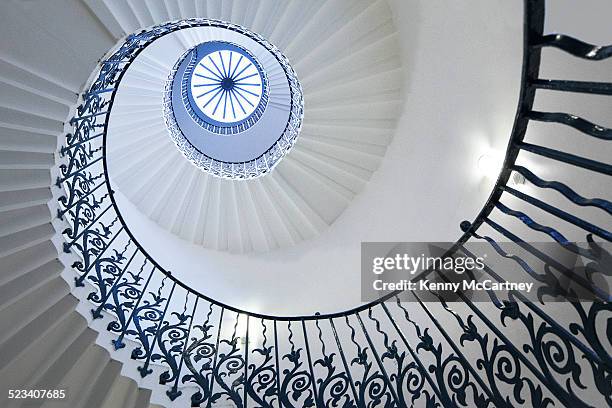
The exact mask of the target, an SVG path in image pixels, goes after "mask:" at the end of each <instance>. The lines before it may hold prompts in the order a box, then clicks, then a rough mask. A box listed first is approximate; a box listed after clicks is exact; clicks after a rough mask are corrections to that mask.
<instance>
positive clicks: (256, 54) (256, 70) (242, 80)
mask: <svg viewBox="0 0 612 408" xmlns="http://www.w3.org/2000/svg"><path fill="white" fill-rule="evenodd" d="M208 21H209V24H210V27H209V32H208V35H207V38H208V41H205V42H201V43H199V44H197V45H195V46H193V47H191V48H190V49H188V50H187V51H186V52H185V53H183V54H182V55H181V56H180V57H179V58H178V60H177V62H176V63H175V65H174V67H173V69H172V71H171V72H170V74H169V76H168V80H167V81H166V84H165V88H164V101H163V106H164V121H165V123H166V127H167V129H168V133H169V135H170V137H171V138H172V140H173V141H174V143H175V145H176V147H177V148H178V149H179V151H180V152H181V153H183V156H185V158H186V159H187V160H189V161H190V162H191V163H193V164H194V165H195V166H196V167H199V168H200V169H202V170H204V171H206V172H208V173H211V174H213V175H215V176H217V177H222V178H229V179H251V178H255V177H260V176H262V175H264V174H267V173H269V172H270V171H271V170H272V169H273V168H274V167H275V166H276V165H277V164H278V163H279V161H280V160H281V159H282V158H283V157H284V156H285V154H286V153H287V152H288V151H289V149H291V147H292V146H293V144H294V143H295V141H296V139H297V137H298V135H299V132H300V130H301V127H302V119H303V115H304V97H303V94H302V87H301V86H300V83H299V81H298V79H297V75H296V74H295V71H294V70H293V68H292V67H291V65H290V64H289V61H288V60H287V58H286V57H285V56H283V55H282V54H281V53H280V51H279V50H278V48H276V47H275V46H273V45H272V44H270V43H269V42H268V41H266V40H265V39H263V38H262V37H261V36H259V35H257V34H255V33H252V32H250V31H248V30H247V29H246V28H244V27H240V26H238V25H236V24H229V23H225V22H216V21H212V20H208Z"/></svg>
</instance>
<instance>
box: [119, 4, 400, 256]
mask: <svg viewBox="0 0 612 408" xmlns="http://www.w3.org/2000/svg"><path fill="white" fill-rule="evenodd" d="M262 7H263V6H262ZM283 10H284V12H282V13H280V14H278V15H276V14H274V16H271V15H270V18H266V19H263V18H259V17H258V18H255V19H253V18H251V17H253V16H252V15H245V16H243V17H240V16H226V18H231V20H232V23H237V24H230V26H237V25H238V24H240V26H243V27H246V28H247V29H248V30H249V31H252V32H254V33H257V34H258V35H260V36H261V37H262V38H264V39H266V40H269V41H270V43H271V44H274V45H275V47H274V48H277V49H278V50H280V52H282V54H283V55H286V56H287V59H288V62H290V66H291V67H292V68H293V69H294V70H295V72H296V73H297V76H298V77H299V82H300V84H301V86H302V91H303V97H304V118H303V122H302V126H301V131H300V133H299V137H298V138H297V140H296V141H295V144H293V147H292V148H291V151H290V152H289V153H288V154H287V155H286V156H285V157H284V158H283V160H281V161H280V162H279V163H278V165H277V166H276V167H274V171H272V172H270V173H269V174H267V175H266V176H265V177H259V178H256V179H253V180H249V181H248V182H246V183H245V182H242V181H234V180H228V179H222V178H218V177H215V176H211V175H210V174H207V173H205V172H202V171H201V170H200V169H199V168H197V167H196V166H194V165H193V164H192V163H191V162H189V161H188V160H185V157H184V155H183V154H181V152H179V151H177V148H176V144H175V143H174V142H173V140H172V139H170V138H169V137H168V130H167V127H166V123H165V122H164V119H163V115H161V114H160V111H162V110H163V107H162V106H161V102H160V101H162V100H163V94H164V86H165V84H166V81H167V79H168V75H169V74H170V72H171V71H172V69H173V67H174V65H175V64H176V62H177V61H178V60H179V58H180V57H181V55H183V53H185V52H187V51H188V50H190V49H191V48H193V47H195V46H197V45H199V44H202V43H206V42H211V41H225V42H230V43H238V40H237V39H236V38H235V37H233V36H230V35H229V33H218V32H215V31H213V30H210V29H204V28H199V27H191V28H186V29H183V30H180V31H177V32H174V33H171V34H168V35H167V36H164V38H162V39H159V40H158V41H155V42H154V43H153V44H151V45H150V46H148V47H147V48H146V49H144V50H143V51H142V52H141V53H140V54H139V55H138V56H137V58H136V59H135V61H134V62H133V63H132V64H131V66H130V67H129V69H128V70H127V72H126V73H125V75H124V76H123V78H122V81H121V85H120V87H119V89H118V91H117V95H116V98H115V101H114V104H113V113H112V115H111V119H110V121H109V128H108V145H107V149H108V160H109V163H108V164H109V174H110V177H111V180H112V182H113V185H114V188H115V189H116V190H117V191H119V192H121V193H122V194H123V195H125V196H126V198H127V199H128V200H129V201H130V202H131V203H132V204H134V205H135V206H136V207H137V208H138V209H139V210H140V212H141V213H143V214H144V215H145V216H146V217H148V218H149V219H151V220H153V221H154V222H155V223H157V224H158V225H159V226H161V227H162V228H164V229H166V230H168V231H170V232H171V233H173V234H175V235H177V236H178V237H180V238H181V239H184V240H187V241H189V242H191V243H193V244H196V245H198V246H203V247H206V248H212V249H216V250H221V251H229V252H233V253H245V252H251V251H254V252H266V251H270V250H274V249H277V248H281V247H290V246H293V245H295V244H297V243H299V242H301V241H303V240H308V239H311V238H313V237H316V236H318V235H319V234H320V233H321V232H323V231H325V230H326V229H327V228H328V227H329V226H330V225H331V224H332V223H333V222H334V221H335V220H336V219H338V217H339V216H340V215H341V214H342V213H343V211H344V210H345V209H346V208H347V207H348V206H349V205H350V203H351V201H352V200H353V199H354V198H355V197H356V196H357V195H358V194H359V193H360V192H361V191H362V189H363V188H364V186H365V185H366V184H367V182H368V181H369V179H370V177H371V176H372V174H373V172H374V171H376V169H377V168H378V166H379V165H380V163H381V161H382V159H383V156H384V155H385V152H386V148H387V145H388V144H389V143H390V141H391V139H392V136H393V134H394V132H395V128H396V121H397V118H398V117H399V111H400V109H401V106H402V100H403V96H402V93H401V86H402V84H403V82H404V81H403V73H402V70H401V59H400V50H399V45H398V44H399V42H398V39H397V31H396V28H395V26H394V23H393V18H392V13H391V10H390V8H389V6H388V4H387V2H386V1H384V0H383V1H375V2H371V1H340V2H335V3H333V4H331V3H330V4H327V3H326V2H312V3H308V5H307V6H304V5H303V4H302V3H300V2H297V3H295V4H294V3H291V5H289V6H287V7H286V8H284V9H283ZM332 10H333V12H331V11H332ZM261 13H262V14H261V15H262V16H264V15H266V12H265V11H264V10H262V12H261ZM268 14H269V13H268ZM258 16H259V13H258ZM242 46H244V47H245V48H247V49H248V50H249V51H250V52H251V53H252V54H253V55H254V57H255V58H256V59H257V61H259V63H260V64H261V65H262V67H263V68H264V70H265V72H266V75H267V80H268V86H269V90H270V96H269V100H268V102H267V107H266V115H268V114H274V115H277V116H280V115H287V112H288V111H289V110H290V109H291V106H290V105H289V104H288V103H287V100H288V99H287V97H286V95H287V93H290V92H291V89H290V88H289V87H288V85H287V79H286V73H285V72H283V69H282V67H281V66H276V67H274V66H272V65H271V64H272V63H273V62H274V59H273V58H270V56H268V57H266V56H265V55H262V54H261V53H260V52H259V51H258V50H259V48H257V46H256V45H253V44H250V43H249V44H246V43H245V44H242ZM215 62H216V61H215ZM219 68H220V69H221V70H222V69H223V68H222V67H219ZM207 72H208V71H207ZM249 79H250V78H249ZM372 84H376V86H372ZM216 102H217V101H215V103H216ZM221 103H222V102H221ZM218 112H219V111H217V113H218ZM226 115H227V113H226ZM264 119H265V118H263V117H262V118H261V119H260V120H259V121H258V122H257V124H256V125H254V126H253V127H252V128H251V129H249V130H252V129H254V128H255V127H257V126H262V125H263V122H262V121H263V120H264ZM246 135H247V132H240V133H237V134H232V135H231V136H229V137H228V136H227V135H223V136H219V135H214V136H215V137H214V138H213V137H212V135H211V137H210V138H209V139H206V143H207V149H212V148H216V147H217V146H220V145H221V144H223V143H224V142H225V141H226V140H227V139H232V138H241V137H242V138H243V139H241V146H243V148H244V149H245V150H249V149H251V148H252V146H251V145H250V143H252V140H250V139H249V138H248V137H247V136H246ZM265 135H267V136H269V137H270V139H273V133H272V132H266V133H265ZM276 139H278V137H276V138H275V139H274V140H276ZM268 142H269V143H270V145H272V140H270V141H268ZM281 142H282V139H281ZM185 146H186V147H189V146H188V145H185ZM219 150H221V149H220V148H219ZM249 151H250V150H249ZM208 152H209V155H212V153H210V152H211V150H208ZM224 152H227V150H224ZM231 152H232V154H233V155H234V156H232V157H229V158H228V157H226V160H225V161H226V162H237V163H239V162H241V161H243V160H244V157H240V156H239V153H240V151H238V150H231ZM187 154H188V155H192V156H191V157H193V155H195V154H197V152H195V151H194V150H190V151H189V152H187ZM267 161H268V162H269V161H270V160H269V157H267V158H265V159H264V158H263V157H262V159H261V160H259V162H257V163H256V166H257V167H256V168H254V169H252V173H253V174H254V173H256V172H257V171H260V170H257V169H265V168H266V167H267V166H268V164H267V163H266V162H267ZM213 165H214V169H215V171H217V172H219V173H220V174H236V172H237V173H242V174H243V175H244V174H246V175H247V178H248V174H250V173H251V169H246V171H245V168H244V167H242V166H241V165H237V166H238V167H237V168H236V165H234V168H232V166H231V165H226V166H225V167H223V166H222V164H221V163H214V164H213Z"/></svg>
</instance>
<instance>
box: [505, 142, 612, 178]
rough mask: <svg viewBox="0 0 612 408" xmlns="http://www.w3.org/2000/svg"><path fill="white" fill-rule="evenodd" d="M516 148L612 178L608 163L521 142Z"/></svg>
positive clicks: (611, 170)
mask: <svg viewBox="0 0 612 408" xmlns="http://www.w3.org/2000/svg"><path fill="white" fill-rule="evenodd" d="M516 146H517V147H518V148H520V149H522V150H525V151H527V152H531V153H535V154H538V155H540V156H544V157H548V158H549V159H553V160H557V161H560V162H563V163H567V164H571V165H573V166H577V167H582V168H583V169H587V170H592V171H596V172H598V173H601V174H605V175H608V176H612V166H610V165H609V164H606V163H602V162H598V161H595V160H591V159H586V158H584V157H580V156H576V155H574V154H571V153H566V152H562V151H559V150H555V149H551V148H548V147H544V146H538V145H534V144H531V143H525V142H519V143H516Z"/></svg>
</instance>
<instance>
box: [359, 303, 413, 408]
mask: <svg viewBox="0 0 612 408" xmlns="http://www.w3.org/2000/svg"><path fill="white" fill-rule="evenodd" d="M368 310H369V311H371V310H372V309H371V308H370V309H368ZM355 316H357V320H358V321H359V325H360V326H361V329H362V330H363V334H365V337H366V340H367V341H368V344H369V345H370V348H371V349H372V353H373V354H374V358H375V359H376V362H377V363H378V368H380V371H381V372H382V374H383V376H384V377H385V381H386V382H387V386H388V387H389V391H391V395H393V399H394V400H395V404H396V406H402V403H401V402H400V401H399V399H398V398H397V392H396V391H395V389H394V388H393V384H391V381H390V380H389V376H388V375H387V370H385V367H384V366H383V363H382V361H381V360H380V357H379V356H378V352H377V351H376V348H375V347H374V343H373V342H372V339H371V338H370V334H369V333H368V330H367V329H366V327H365V325H364V324H363V321H362V320H361V316H360V315H359V313H355Z"/></svg>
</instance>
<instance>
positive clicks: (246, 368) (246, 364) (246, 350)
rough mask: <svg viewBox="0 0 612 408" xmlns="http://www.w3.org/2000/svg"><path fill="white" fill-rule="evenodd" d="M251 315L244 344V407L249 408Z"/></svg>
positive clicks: (247, 317)
mask: <svg viewBox="0 0 612 408" xmlns="http://www.w3.org/2000/svg"><path fill="white" fill-rule="evenodd" d="M249 317H250V316H249V315H246V319H247V322H246V342H245V345H244V397H243V401H244V408H247V405H248V404H247V401H248V393H247V383H248V378H249V376H248V372H249Z"/></svg>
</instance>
